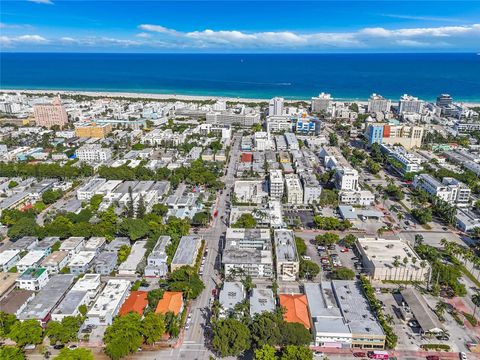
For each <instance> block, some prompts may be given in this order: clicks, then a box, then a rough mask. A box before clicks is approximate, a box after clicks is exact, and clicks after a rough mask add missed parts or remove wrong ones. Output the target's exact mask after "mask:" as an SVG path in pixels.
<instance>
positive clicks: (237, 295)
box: [218, 281, 245, 318]
mask: <svg viewBox="0 0 480 360" xmlns="http://www.w3.org/2000/svg"><path fill="white" fill-rule="evenodd" d="M244 300H245V288H244V287H243V284H242V283H241V282H240V281H225V282H224V283H223V288H222V290H220V295H219V296H218V301H219V302H220V306H221V310H220V317H222V318H225V317H227V316H228V315H229V314H232V313H233V312H234V310H235V307H236V306H237V305H238V304H240V303H241V302H242V301H244Z"/></svg>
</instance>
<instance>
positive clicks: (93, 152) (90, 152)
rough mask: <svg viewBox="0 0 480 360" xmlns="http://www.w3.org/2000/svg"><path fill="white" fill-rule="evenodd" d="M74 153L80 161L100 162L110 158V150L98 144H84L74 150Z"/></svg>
mask: <svg viewBox="0 0 480 360" xmlns="http://www.w3.org/2000/svg"><path fill="white" fill-rule="evenodd" d="M75 155H76V157H77V158H78V159H79V160H80V161H85V162H89V163H101V162H105V161H108V160H110V159H111V158H112V150H110V148H104V147H102V146H101V145H100V144H85V145H83V146H81V147H79V148H78V149H77V150H76V151H75Z"/></svg>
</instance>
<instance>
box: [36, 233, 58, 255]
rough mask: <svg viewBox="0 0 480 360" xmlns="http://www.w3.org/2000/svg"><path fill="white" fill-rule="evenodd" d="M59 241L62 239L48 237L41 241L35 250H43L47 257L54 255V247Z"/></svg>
mask: <svg viewBox="0 0 480 360" xmlns="http://www.w3.org/2000/svg"><path fill="white" fill-rule="evenodd" d="M59 241H60V238H59V237H58V236H48V237H46V238H44V239H43V240H42V241H39V242H38V244H37V245H36V246H35V247H34V248H33V249H34V250H42V251H44V252H45V255H50V254H51V253H52V248H53V246H54V245H55V244H56V243H57V242H59Z"/></svg>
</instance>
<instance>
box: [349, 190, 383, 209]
mask: <svg viewBox="0 0 480 360" xmlns="http://www.w3.org/2000/svg"><path fill="white" fill-rule="evenodd" d="M374 202H375V195H374V194H373V193H372V192H371V191H369V190H357V191H350V190H345V191H341V192H340V203H342V204H347V205H360V206H370V205H373V203H374Z"/></svg>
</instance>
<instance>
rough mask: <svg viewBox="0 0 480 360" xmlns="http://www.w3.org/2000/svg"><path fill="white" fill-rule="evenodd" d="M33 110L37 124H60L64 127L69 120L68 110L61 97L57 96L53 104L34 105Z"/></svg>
mask: <svg viewBox="0 0 480 360" xmlns="http://www.w3.org/2000/svg"><path fill="white" fill-rule="evenodd" d="M33 112H34V114H35V122H36V124H37V126H45V127H46V128H51V127H52V126H54V125H58V126H60V127H61V128H62V127H63V126H64V125H65V124H66V123H67V122H68V115H67V112H66V111H65V108H64V107H63V106H62V103H61V101H60V98H59V97H56V98H55V99H54V100H53V102H52V104H42V105H34V106H33Z"/></svg>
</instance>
